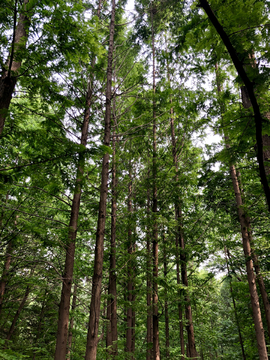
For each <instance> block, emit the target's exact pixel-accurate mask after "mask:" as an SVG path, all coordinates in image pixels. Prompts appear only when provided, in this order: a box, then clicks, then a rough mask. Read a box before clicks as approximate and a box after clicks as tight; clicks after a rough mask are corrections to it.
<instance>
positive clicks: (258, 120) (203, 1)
mask: <svg viewBox="0 0 270 360" xmlns="http://www.w3.org/2000/svg"><path fill="white" fill-rule="evenodd" d="M200 6H201V7H202V8H203V9H204V11H205V12H206V14H207V16H208V18H209V20H210V21H211V23H212V24H213V26H214V27H215V29H216V31H217V33H218V34H219V35H220V37H221V39H222V41H223V43H224V45H225V46H226V48H227V50H228V52H229V54H230V57H231V59H232V61H233V63H234V66H235V68H236V70H237V72H238V75H239V76H240V77H241V79H242V81H243V83H244V85H245V88H246V91H247V94H248V97H249V99H250V102H251V104H252V108H253V112H254V120H255V127H256V141H257V161H258V164H259V172H260V178H261V183H262V186H263V189H264V193H265V197H266V201H267V204H268V210H269V211H270V188H269V184H268V181H267V177H266V171H265V167H264V162H263V160H264V155H263V138H262V123H263V119H262V115H261V112H260V107H259V105H258V102H257V99H256V96H255V92H254V85H253V83H252V82H251V81H250V80H249V78H248V76H247V73H246V71H245V69H244V66H243V64H242V62H241V61H240V59H239V58H238V55H237V52H236V50H235V49H234V47H233V45H232V44H231V41H230V38H229V37H228V35H227V34H226V32H225V31H224V29H223V27H222V26H221V24H220V23H219V21H218V19H217V18H216V16H215V14H214V12H213V11H212V9H211V7H210V5H209V4H208V2H207V0H200ZM262 353H264V350H262ZM262 356H265V354H264V355H262Z"/></svg>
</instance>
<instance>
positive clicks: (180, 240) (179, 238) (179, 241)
mask: <svg viewBox="0 0 270 360" xmlns="http://www.w3.org/2000/svg"><path fill="white" fill-rule="evenodd" d="M170 123H171V139H172V156H173V162H174V167H175V172H176V179H175V180H176V183H177V182H178V159H177V153H176V140H175V130H174V118H173V109H172V108H171V119H170ZM175 218H176V221H177V224H178V225H177V234H176V272H177V283H178V284H180V266H179V263H180V262H181V276H182V283H183V285H185V287H186V295H185V315H186V320H187V324H186V329H187V334H188V346H189V354H190V356H191V358H193V359H196V358H197V357H198V354H197V351H196V347H195V335H194V327H193V321H192V311H191V305H190V298H189V296H188V278H187V265H186V264H187V261H186V255H185V242H184V235H183V231H182V226H183V225H182V211H181V205H180V199H179V198H178V202H176V203H175ZM179 245H180V248H181V251H180V261H179ZM180 297H181V294H180V292H179V298H180ZM178 314H179V326H180V343H181V354H182V359H184V355H185V345H184V334H183V322H182V316H183V315H182V306H181V303H180V302H179V303H178Z"/></svg>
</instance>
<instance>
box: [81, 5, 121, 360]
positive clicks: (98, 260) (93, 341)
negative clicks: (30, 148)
mask: <svg viewBox="0 0 270 360" xmlns="http://www.w3.org/2000/svg"><path fill="white" fill-rule="evenodd" d="M114 26H115V0H112V12H111V23H110V37H109V50H108V65H107V87H106V111H105V133H104V142H103V143H104V145H106V146H109V145H110V137H111V98H112V63H113V43H114ZM108 175H109V154H108V153H107V154H105V155H104V156H103V160H102V172H101V178H102V179H101V186H100V200H99V213H98V224H97V235H96V247H95V260H94V275H93V280H92V297H91V305H90V316H89V323H88V334H87V344H86V353H85V360H95V359H96V355H97V345H98V325H99V315H100V300H101V281H102V270H103V254H104V232H105V222H106V203H107V193H108Z"/></svg>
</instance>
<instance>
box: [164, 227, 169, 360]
mask: <svg viewBox="0 0 270 360" xmlns="http://www.w3.org/2000/svg"><path fill="white" fill-rule="evenodd" d="M166 246H167V244H166V237H165V233H164V234H163V268H164V271H163V273H164V279H165V281H166V278H167V274H168V264H167V248H166ZM164 293H165V304H164V308H165V338H166V342H165V356H166V359H170V331H169V309H168V294H167V284H166V286H165V289H164Z"/></svg>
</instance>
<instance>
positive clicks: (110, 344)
mask: <svg viewBox="0 0 270 360" xmlns="http://www.w3.org/2000/svg"><path fill="white" fill-rule="evenodd" d="M113 117H114V119H115V98H114V116H113ZM115 125H116V124H115V121H114V129H115ZM112 141H113V145H112V147H113V158H112V213H111V251H110V276H109V289H108V295H109V297H108V306H107V319H108V327H107V338H106V346H107V348H108V355H109V359H114V358H115V357H116V356H117V301H116V300H117V293H116V273H115V270H116V257H115V256H116V212H117V204H116V196H117V195H116V186H117V175H116V159H115V142H116V138H115V130H114V133H113V139H112Z"/></svg>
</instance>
